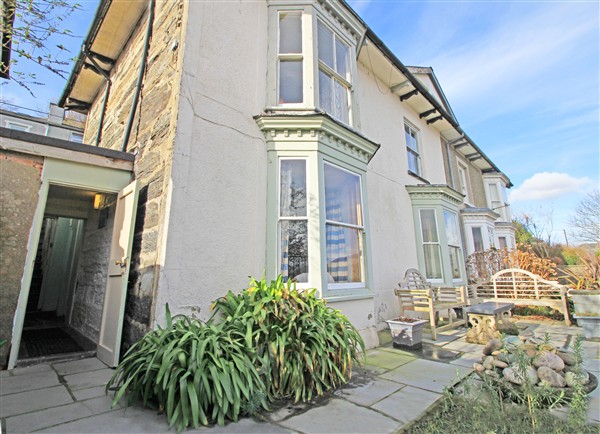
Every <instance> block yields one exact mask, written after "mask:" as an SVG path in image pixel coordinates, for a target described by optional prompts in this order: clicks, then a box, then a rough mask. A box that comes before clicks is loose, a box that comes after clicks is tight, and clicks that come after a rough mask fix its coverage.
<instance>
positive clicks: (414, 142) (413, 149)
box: [404, 123, 421, 176]
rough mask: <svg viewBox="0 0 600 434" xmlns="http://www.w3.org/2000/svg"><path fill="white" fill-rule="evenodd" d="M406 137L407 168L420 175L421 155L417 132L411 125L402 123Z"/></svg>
mask: <svg viewBox="0 0 600 434" xmlns="http://www.w3.org/2000/svg"><path fill="white" fill-rule="evenodd" d="M404 136H405V138H406V153H407V156H408V170H409V171H410V172H412V173H414V174H415V175H419V176H421V156H420V154H419V139H418V136H419V133H418V131H417V130H416V129H415V128H413V127H412V126H411V125H408V124H406V123H405V124H404Z"/></svg>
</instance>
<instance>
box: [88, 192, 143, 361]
mask: <svg viewBox="0 0 600 434" xmlns="http://www.w3.org/2000/svg"><path fill="white" fill-rule="evenodd" d="M137 200H138V189H137V181H133V182H132V183H131V184H129V185H128V186H127V187H125V188H124V189H123V190H121V191H120V192H119V196H118V198H117V207H116V211H115V222H114V223H115V224H114V228H113V235H112V243H111V247H110V257H109V260H108V276H107V282H106V291H105V293H104V308H103V310H102V322H101V324H100V339H99V340H98V349H97V356H98V358H99V359H100V360H102V361H103V362H104V363H106V364H107V365H108V366H117V365H118V363H119V352H120V349H121V333H122V331H123V316H124V312H125V296H126V295H127V280H128V277H129V265H130V259H131V244H132V242H133V231H134V225H135V214H136V209H137Z"/></svg>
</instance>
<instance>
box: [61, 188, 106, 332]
mask: <svg viewBox="0 0 600 434" xmlns="http://www.w3.org/2000/svg"><path fill="white" fill-rule="evenodd" d="M112 202H113V204H112V205H111V206H110V207H109V208H108V221H107V222H106V226H104V227H102V228H98V219H99V216H100V211H96V210H93V211H91V212H90V214H89V218H88V219H87V220H86V222H85V228H84V234H83V243H82V246H81V251H80V253H79V264H78V266H77V284H76V286H75V294H74V296H73V311H72V312H73V313H72V316H71V326H72V327H73V328H74V329H75V330H77V331H79V333H81V334H82V335H84V336H85V337H87V338H88V339H91V340H92V341H94V342H98V337H99V335H100V322H101V320H102V308H103V306H104V292H105V290H106V279H107V277H106V272H107V270H108V259H109V254H110V242H111V239H112V231H113V226H114V216H115V208H116V205H115V201H114V200H113V201H112Z"/></svg>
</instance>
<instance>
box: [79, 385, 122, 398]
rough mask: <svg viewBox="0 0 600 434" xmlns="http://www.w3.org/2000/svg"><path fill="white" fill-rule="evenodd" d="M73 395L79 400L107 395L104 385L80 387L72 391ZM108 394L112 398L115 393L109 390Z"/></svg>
mask: <svg viewBox="0 0 600 434" xmlns="http://www.w3.org/2000/svg"><path fill="white" fill-rule="evenodd" d="M72 393H73V396H75V399H76V400H77V401H83V400H84V399H90V398H96V397H98V396H106V392H105V391H104V386H95V387H88V388H87V389H79V390H73V391H72ZM108 396H109V397H110V398H111V399H112V396H113V394H112V393H110V392H109V394H108Z"/></svg>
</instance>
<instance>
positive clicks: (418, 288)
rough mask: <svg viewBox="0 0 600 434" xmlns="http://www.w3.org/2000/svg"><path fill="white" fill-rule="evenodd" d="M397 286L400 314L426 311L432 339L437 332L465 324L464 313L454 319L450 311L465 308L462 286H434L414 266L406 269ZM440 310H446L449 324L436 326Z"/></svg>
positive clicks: (435, 337) (435, 336)
mask: <svg viewBox="0 0 600 434" xmlns="http://www.w3.org/2000/svg"><path fill="white" fill-rule="evenodd" d="M398 286H399V288H398V289H396V291H395V293H396V295H397V296H398V300H399V302H400V315H401V316H403V315H405V312H406V311H413V312H426V313H428V314H429V325H430V327H431V337H432V339H433V340H436V339H437V332H440V331H443V330H447V329H450V328H453V327H457V326H460V325H463V324H466V321H465V318H464V315H463V318H462V319H457V320H455V319H453V318H452V312H451V310H452V309H454V308H462V309H464V308H465V306H466V300H465V288H464V287H462V286H461V287H457V288H453V287H450V288H442V287H435V286H433V285H432V284H431V283H429V282H428V281H427V280H425V278H424V277H423V275H422V274H421V273H420V272H419V270H417V269H414V268H410V269H408V270H407V271H406V274H405V275H404V280H403V281H402V282H400V283H399V284H398ZM440 312H446V314H447V318H448V321H449V324H446V325H444V326H440V327H438V326H437V324H439V313H440Z"/></svg>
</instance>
